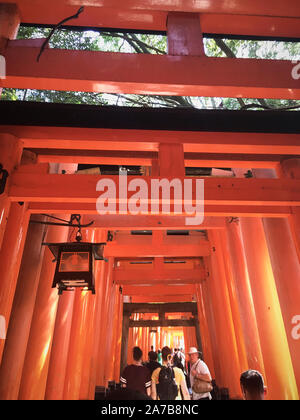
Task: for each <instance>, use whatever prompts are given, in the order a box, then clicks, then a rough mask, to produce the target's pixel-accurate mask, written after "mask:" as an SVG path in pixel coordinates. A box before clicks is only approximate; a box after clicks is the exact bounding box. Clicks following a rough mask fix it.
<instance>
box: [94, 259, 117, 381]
mask: <svg viewBox="0 0 300 420" xmlns="http://www.w3.org/2000/svg"><path fill="white" fill-rule="evenodd" d="M104 256H105V252H104ZM113 264H114V258H113V257H108V262H106V263H105V269H104V279H103V280H104V286H105V287H104V289H103V299H102V307H101V342H100V343H99V355H98V357H99V359H98V360H99V366H98V373H97V375H98V378H99V379H98V380H99V381H100V383H98V384H97V385H103V386H107V377H106V374H107V367H106V363H108V361H109V358H110V357H111V355H110V354H109V349H108V342H109V340H110V339H111V337H112V333H113V332H112V331H111V330H109V329H108V328H107V325H108V323H109V314H108V312H109V305H110V299H111V291H112V287H113Z"/></svg>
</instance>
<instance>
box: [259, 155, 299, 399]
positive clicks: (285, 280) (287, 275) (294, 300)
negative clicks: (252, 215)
mask: <svg viewBox="0 0 300 420" xmlns="http://www.w3.org/2000/svg"><path fill="white" fill-rule="evenodd" d="M293 161H294V163H295V160H293ZM253 172H254V175H255V176H256V177H257V178H266V177H267V176H268V177H272V178H276V172H275V171H272V170H271V171H267V170H263V169H261V170H259V169H256V170H254V171H253ZM299 173H300V159H299ZM299 176H300V174H299ZM262 221H263V226H264V232H265V236H266V241H267V245H268V250H269V254H270V260H271V264H272V269H273V274H274V279H275V282H276V286H277V293H278V298H279V302H280V307H281V312H282V317H283V321H284V325H285V330H286V335H287V339H288V343H289V348H290V353H291V358H292V362H293V367H294V372H295V376H296V381H297V385H298V392H299V391H300V357H299V355H300V340H299V338H300V337H298V339H297V337H296V336H295V335H294V334H293V329H294V325H293V322H294V319H296V318H297V317H299V319H298V323H300V316H299V315H300V307H299V302H300V261H299V259H298V255H297V249H296V247H295V242H294V240H293V235H292V232H291V229H290V225H289V222H288V220H287V219H284V218H278V219H277V218H276V219H275V218H274V219H273V218H272V219H271V218H263V219H262Z"/></svg>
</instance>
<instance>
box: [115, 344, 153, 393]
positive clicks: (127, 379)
mask: <svg viewBox="0 0 300 420" xmlns="http://www.w3.org/2000/svg"><path fill="white" fill-rule="evenodd" d="M132 352H133V364H131V365H128V366H126V368H125V369H124V370H123V372H122V375H121V378H120V382H121V387H122V388H128V389H131V390H133V391H138V392H141V393H143V394H146V395H148V396H149V397H150V394H151V374H150V371H149V369H148V368H146V367H145V366H143V363H142V359H143V352H142V350H141V349H140V348H139V347H133V350H132Z"/></svg>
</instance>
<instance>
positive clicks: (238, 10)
mask: <svg viewBox="0 0 300 420" xmlns="http://www.w3.org/2000/svg"><path fill="white" fill-rule="evenodd" d="M5 3H17V4H18V6H19V8H20V12H21V18H22V21H26V20H28V22H30V23H32V22H35V23H49V22H51V19H52V21H53V22H52V23H56V22H57V19H58V21H59V18H64V17H66V16H69V15H71V14H74V13H75V11H76V10H77V9H78V5H80V6H86V9H85V13H82V14H81V15H80V17H79V18H78V20H76V21H75V23H73V22H72V24H76V25H84V24H87V23H86V22H89V21H90V20H91V19H92V21H93V23H95V24H96V23H97V25H96V26H100V25H102V24H105V18H107V15H108V14H109V13H110V14H113V16H112V17H111V19H115V21H117V20H118V21H119V22H124V21H126V19H127V20H130V19H131V20H134V19H135V20H137V21H138V22H139V16H140V15H141V16H144V22H145V23H147V21H149V20H150V19H149V18H150V16H148V15H147V12H148V13H149V12H172V11H179V12H192V13H204V14H211V13H212V14H223V13H224V14H238V15H254V16H255V15H256V16H278V17H290V18H293V17H300V9H299V3H298V1H297V0H289V2H288V3H286V5H285V4H284V3H283V2H282V1H281V0H265V1H264V2H261V1H260V0H252V1H251V0H243V2H242V3H241V2H233V3H230V5H228V1H227V0H209V1H205V2H197V1H194V0H168V2H162V1H155V0H122V3H120V1H119V0H109V1H103V0H93V1H90V0H82V1H80V2H79V1H70V0H52V2H51V5H50V4H47V3H45V2H44V1H43V0H30V2H28V0H5ZM51 6H52V7H51ZM89 6H92V7H89ZM285 6H286V7H285ZM116 10H117V11H118V12H119V13H116ZM55 11H56V12H57V14H56V15H55ZM147 17H148V19H147ZM103 20H104V22H103ZM117 27H118V26H117Z"/></svg>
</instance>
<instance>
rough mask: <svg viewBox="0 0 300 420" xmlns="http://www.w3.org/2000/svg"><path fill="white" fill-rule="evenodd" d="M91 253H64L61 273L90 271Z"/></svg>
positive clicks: (60, 268) (60, 266) (62, 254)
mask: <svg viewBox="0 0 300 420" xmlns="http://www.w3.org/2000/svg"><path fill="white" fill-rule="evenodd" d="M89 257H90V254H89V252H62V253H61V257H60V265H59V272H60V273H64V272H78V271H89Z"/></svg>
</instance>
